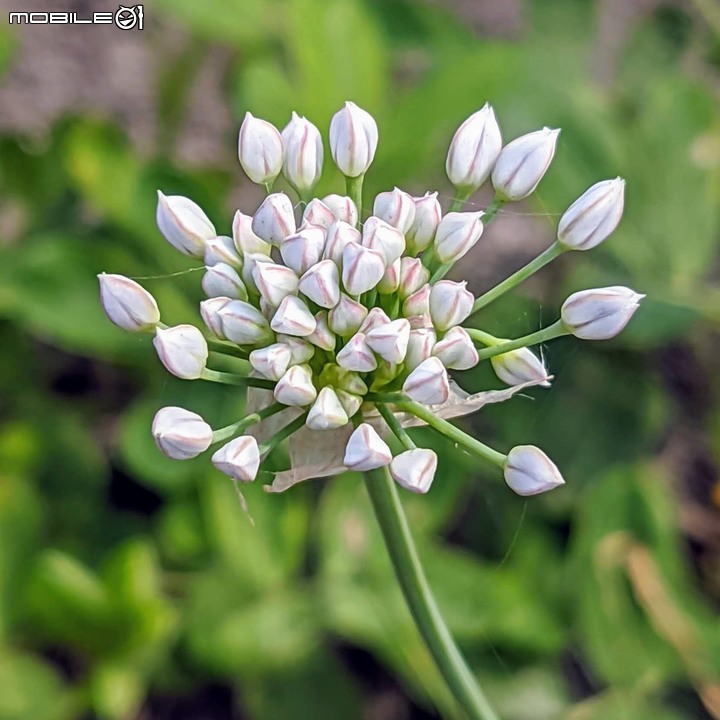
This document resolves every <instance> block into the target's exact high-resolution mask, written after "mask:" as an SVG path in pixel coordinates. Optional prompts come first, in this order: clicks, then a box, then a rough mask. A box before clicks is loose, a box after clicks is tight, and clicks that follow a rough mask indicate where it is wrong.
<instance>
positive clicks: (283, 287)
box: [253, 262, 299, 307]
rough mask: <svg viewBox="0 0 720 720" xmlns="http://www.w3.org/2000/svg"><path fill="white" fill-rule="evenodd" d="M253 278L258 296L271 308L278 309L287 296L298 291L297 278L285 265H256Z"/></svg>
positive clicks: (268, 263) (270, 263) (271, 263)
mask: <svg viewBox="0 0 720 720" xmlns="http://www.w3.org/2000/svg"><path fill="white" fill-rule="evenodd" d="M253 278H254V279H255V286H256V287H257V289H258V291H259V292H260V295H262V297H263V298H264V299H265V300H266V301H267V302H268V303H269V304H270V305H272V306H273V307H280V303H281V302H282V301H283V300H284V299H285V298H286V297H287V296H288V295H295V294H297V291H298V283H299V280H298V276H297V275H296V274H295V273H294V272H293V271H292V270H291V269H290V268H289V267H285V265H278V264H276V263H274V262H267V263H257V264H256V265H255V269H254V270H253Z"/></svg>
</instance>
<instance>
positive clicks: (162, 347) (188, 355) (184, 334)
mask: <svg viewBox="0 0 720 720" xmlns="http://www.w3.org/2000/svg"><path fill="white" fill-rule="evenodd" d="M153 345H154V346H155V350H156V351H157V354H158V357H159V358H160V362H162V364H163V365H164V366H165V367H166V368H167V370H168V372H171V373H172V374H173V375H175V376H176V377H179V378H182V379H183V380H197V379H198V378H199V377H200V375H202V371H203V370H204V369H205V365H206V364H207V359H208V346H207V342H206V341H205V338H204V337H203V334H202V333H201V332H200V331H199V330H198V329H197V328H196V327H194V326H193V325H176V326H175V327H171V328H166V329H163V328H156V329H155V337H154V338H153Z"/></svg>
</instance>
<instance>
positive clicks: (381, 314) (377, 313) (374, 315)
mask: <svg viewBox="0 0 720 720" xmlns="http://www.w3.org/2000/svg"><path fill="white" fill-rule="evenodd" d="M389 322H390V318H389V317H388V315H387V313H386V312H385V311H384V310H383V309H382V308H379V307H374V308H370V312H369V313H368V314H367V317H366V318H365V319H364V320H363V323H362V325H361V326H360V330H359V332H361V333H363V334H365V335H367V334H368V333H369V332H370V331H371V330H372V329H373V328H376V327H378V326H379V325H385V324H387V323H389Z"/></svg>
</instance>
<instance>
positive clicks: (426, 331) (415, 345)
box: [405, 328, 437, 370]
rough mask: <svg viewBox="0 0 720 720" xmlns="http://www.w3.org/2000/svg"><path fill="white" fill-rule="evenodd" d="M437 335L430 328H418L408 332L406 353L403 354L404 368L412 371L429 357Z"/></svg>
mask: <svg viewBox="0 0 720 720" xmlns="http://www.w3.org/2000/svg"><path fill="white" fill-rule="evenodd" d="M436 342H437V335H436V334H435V330H433V329H432V328H418V329H414V330H411V331H410V337H409V338H408V347H407V353H406V354H405V367H406V368H407V369H408V370H414V369H415V368H416V367H417V366H418V365H419V364H420V363H421V362H423V361H424V360H427V359H428V358H429V357H430V356H431V355H432V351H433V348H434V347H435V343H436Z"/></svg>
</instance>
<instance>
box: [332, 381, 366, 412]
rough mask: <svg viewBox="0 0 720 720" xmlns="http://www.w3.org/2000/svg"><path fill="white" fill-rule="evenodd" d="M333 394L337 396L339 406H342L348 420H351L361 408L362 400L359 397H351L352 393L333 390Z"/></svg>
mask: <svg viewBox="0 0 720 720" xmlns="http://www.w3.org/2000/svg"><path fill="white" fill-rule="evenodd" d="M335 394H336V395H337V396H338V400H339V401H340V404H341V405H342V406H343V410H345V413H346V414H347V416H348V418H352V416H353V415H355V413H356V412H357V411H358V410H359V409H360V408H361V407H362V404H363V399H362V398H361V397H360V396H359V395H353V394H352V393H349V392H345V390H339V389H337V388H336V389H335Z"/></svg>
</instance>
